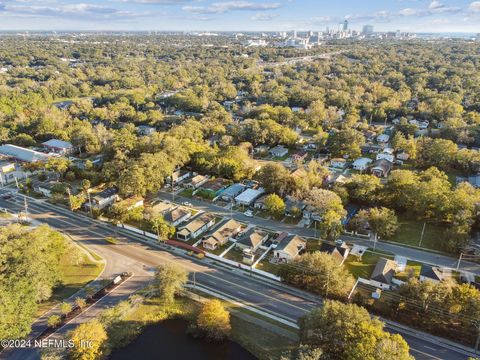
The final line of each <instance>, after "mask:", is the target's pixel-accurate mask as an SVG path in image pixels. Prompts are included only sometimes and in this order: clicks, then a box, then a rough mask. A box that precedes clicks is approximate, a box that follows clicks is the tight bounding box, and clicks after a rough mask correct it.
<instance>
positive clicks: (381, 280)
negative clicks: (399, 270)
mask: <svg viewBox="0 0 480 360" xmlns="http://www.w3.org/2000/svg"><path fill="white" fill-rule="evenodd" d="M396 267H397V264H396V263H395V261H393V260H389V259H385V258H380V259H379V260H378V261H377V264H376V265H375V268H374V269H373V272H372V275H371V276H370V285H373V286H376V287H378V288H381V289H390V285H391V283H392V279H393V276H394V275H395V271H396Z"/></svg>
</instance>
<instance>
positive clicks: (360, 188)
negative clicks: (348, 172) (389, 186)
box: [345, 175, 382, 204]
mask: <svg viewBox="0 0 480 360" xmlns="http://www.w3.org/2000/svg"><path fill="white" fill-rule="evenodd" d="M345 187H346V188H347V190H348V194H349V196H350V198H351V199H352V200H353V201H356V202H360V203H364V204H373V203H375V202H376V201H377V200H378V197H379V193H380V190H381V189H382V184H381V183H380V179H379V178H378V177H376V176H374V175H353V176H352V177H351V178H350V179H349V181H348V182H347V183H346V184H345Z"/></svg>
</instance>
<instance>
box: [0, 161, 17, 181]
mask: <svg viewBox="0 0 480 360" xmlns="http://www.w3.org/2000/svg"><path fill="white" fill-rule="evenodd" d="M12 181H15V163H13V162H10V161H0V183H1V185H2V186H3V185H5V184H8V183H11V182H12Z"/></svg>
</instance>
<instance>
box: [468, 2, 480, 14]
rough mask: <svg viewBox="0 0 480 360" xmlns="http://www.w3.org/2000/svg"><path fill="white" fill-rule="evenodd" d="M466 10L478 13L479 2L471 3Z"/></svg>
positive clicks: (479, 10) (479, 8) (479, 9)
mask: <svg viewBox="0 0 480 360" xmlns="http://www.w3.org/2000/svg"><path fill="white" fill-rule="evenodd" d="M468 9H469V10H470V11H471V12H473V13H480V1H474V2H472V3H471V4H470V5H469V7H468Z"/></svg>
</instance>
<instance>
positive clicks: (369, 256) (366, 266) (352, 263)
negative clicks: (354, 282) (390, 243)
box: [345, 251, 393, 279]
mask: <svg viewBox="0 0 480 360" xmlns="http://www.w3.org/2000/svg"><path fill="white" fill-rule="evenodd" d="M381 257H386V258H387V259H393V256H392V255H390V254H387V253H385V254H382V253H372V252H371V251H366V252H365V254H363V256H362V259H361V260H357V257H356V256H353V255H349V256H348V258H347V260H346V261H345V266H346V267H347V269H348V270H349V271H350V272H351V273H352V275H353V276H355V278H359V277H362V278H364V279H369V278H370V275H371V274H372V271H373V269H374V268H375V265H376V264H377V261H378V259H380V258H381Z"/></svg>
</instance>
